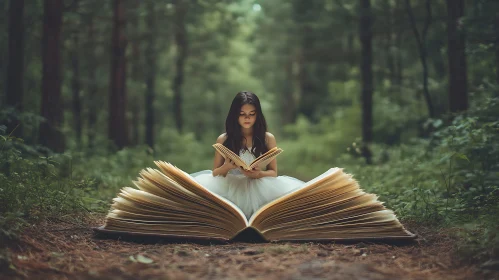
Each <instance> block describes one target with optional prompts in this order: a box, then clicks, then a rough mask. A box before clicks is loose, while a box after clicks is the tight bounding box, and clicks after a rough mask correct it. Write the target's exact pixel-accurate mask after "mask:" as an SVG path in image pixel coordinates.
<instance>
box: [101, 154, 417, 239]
mask: <svg viewBox="0 0 499 280" xmlns="http://www.w3.org/2000/svg"><path fill="white" fill-rule="evenodd" d="M155 164H156V165H157V166H158V167H159V170H157V169H152V168H147V169H145V170H142V171H141V172H140V177H139V178H138V179H137V181H135V182H134V184H135V186H136V187H137V188H131V187H125V188H123V189H122V190H121V192H120V193H119V194H118V197H117V198H115V199H114V200H113V201H114V202H113V204H112V208H111V210H110V212H109V213H108V215H107V216H106V219H105V224H104V225H103V226H101V227H98V228H94V230H95V231H97V232H103V233H115V234H119V235H122V234H125V235H126V234H131V235H145V236H151V235H154V236H162V237H174V238H194V239H208V240H219V241H228V240H231V239H234V238H236V237H237V236H238V235H239V234H240V233H242V232H243V231H246V230H250V231H251V230H253V231H256V232H258V233H259V234H260V235H261V237H263V239H265V240H267V241H280V240H287V241H296V240H309V241H310V240H314V241H326V240H331V241H335V240H375V239H413V238H415V235H414V234H412V233H410V232H408V231H407V230H405V229H404V227H403V226H402V225H401V224H400V222H399V221H398V219H397V218H396V216H395V214H394V213H393V212H392V211H391V210H388V209H386V208H385V207H384V206H383V204H382V203H381V202H379V201H378V200H377V196H376V195H374V194H368V193H365V192H363V191H362V190H361V189H360V187H359V185H358V183H357V182H356V181H355V180H354V179H353V178H352V176H351V175H349V174H346V173H344V172H343V170H342V169H340V168H331V169H329V170H328V171H326V172H325V173H323V174H321V175H320V176H318V177H316V178H314V179H313V180H311V181H308V182H306V183H305V185H304V186H303V187H301V188H299V189H297V190H295V191H291V192H290V193H288V194H285V195H284V196H282V197H280V198H278V199H276V200H274V201H272V202H270V203H268V204H266V205H264V206H263V207H261V208H260V209H259V210H258V211H256V212H255V213H254V214H253V215H252V216H251V217H250V218H249V219H247V218H246V216H245V215H244V214H243V212H242V211H241V210H240V209H239V208H238V207H237V206H236V205H235V204H233V203H232V202H230V201H229V200H227V199H225V198H223V197H221V196H219V195H217V194H216V193H213V192H211V191H209V190H208V189H206V188H205V187H203V186H202V185H200V184H199V183H197V182H196V181H195V179H194V178H193V177H191V176H190V175H189V174H187V173H185V172H184V171H182V170H180V169H179V168H177V167H175V166H173V165H171V164H170V163H166V162H163V161H156V162H155Z"/></svg>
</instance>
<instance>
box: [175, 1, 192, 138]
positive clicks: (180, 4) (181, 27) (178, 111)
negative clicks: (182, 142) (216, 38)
mask: <svg viewBox="0 0 499 280" xmlns="http://www.w3.org/2000/svg"><path fill="white" fill-rule="evenodd" d="M174 3H175V21H174V25H175V26H174V33H175V44H176V45H177V59H176V62H175V66H176V70H177V73H176V75H175V78H174V80H173V110H174V114H175V125H176V126H177V130H178V131H179V132H182V128H183V119H182V117H183V116H182V105H183V104H182V84H183V83H184V65H185V61H186V59H187V55H188V42H187V31H186V29H185V17H186V15H187V7H188V3H187V1H186V0H175V1H174Z"/></svg>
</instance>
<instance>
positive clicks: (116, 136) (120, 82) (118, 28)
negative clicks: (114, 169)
mask: <svg viewBox="0 0 499 280" xmlns="http://www.w3.org/2000/svg"><path fill="white" fill-rule="evenodd" d="M113 8H114V16H113V31H112V32H113V33H112V42H111V46H112V49H111V77H110V90H111V92H110V95H109V127H108V133H109V139H111V140H112V142H113V143H114V144H115V146H116V147H117V148H118V149H122V148H124V147H125V146H126V145H128V133H127V125H126V116H125V112H126V56H125V54H126V37H125V33H124V30H125V7H124V1H123V0H114V5H113Z"/></svg>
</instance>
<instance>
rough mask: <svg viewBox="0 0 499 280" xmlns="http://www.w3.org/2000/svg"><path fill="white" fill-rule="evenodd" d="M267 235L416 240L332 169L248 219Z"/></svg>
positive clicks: (272, 237)
mask: <svg viewBox="0 0 499 280" xmlns="http://www.w3.org/2000/svg"><path fill="white" fill-rule="evenodd" d="M249 222H250V226H252V227H254V228H256V229H258V230H259V231H260V232H261V233H262V235H263V236H264V237H265V238H266V239H267V240H274V241H275V240H342V239H343V240H345V239H370V238H371V239H373V238H374V239H384V238H395V239H412V238H414V237H415V235H414V234H412V233H410V232H408V231H406V230H405V229H404V227H403V226H402V225H401V224H400V222H399V221H398V219H397V217H396V216H395V214H394V213H393V212H392V211H391V210H388V209H386V208H385V207H384V206H383V204H382V203H381V202H380V201H378V200H377V196H376V195H375V194H369V193H365V192H364V191H362V189H360V186H359V185H358V183H357V181H356V180H354V179H353V178H352V176H351V175H350V174H346V173H344V172H343V170H342V169H339V168H334V169H330V170H328V171H327V172H325V173H323V174H321V175H320V176H318V177H316V178H314V179H313V180H311V181H309V182H307V183H305V184H304V186H303V187H301V188H299V189H297V190H295V191H292V192H291V193H289V194H287V195H285V196H283V197H281V198H278V199H276V200H274V201H272V202H270V203H268V204H267V205H265V206H263V207H262V208H261V209H260V210H258V211H257V212H256V213H255V214H253V215H252V217H251V218H250V220H249Z"/></svg>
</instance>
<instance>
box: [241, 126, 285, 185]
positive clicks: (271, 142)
mask: <svg viewBox="0 0 499 280" xmlns="http://www.w3.org/2000/svg"><path fill="white" fill-rule="evenodd" d="M266 138H267V139H266V142H267V148H268V149H269V150H270V149H272V148H274V147H277V142H276V140H275V137H274V135H272V133H270V132H267V134H266ZM241 172H242V173H243V174H244V175H246V176H248V177H250V178H254V179H258V178H263V177H277V160H276V159H275V158H274V160H272V161H271V162H270V163H269V164H268V165H267V170H252V171H245V170H244V169H242V168H241Z"/></svg>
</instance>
